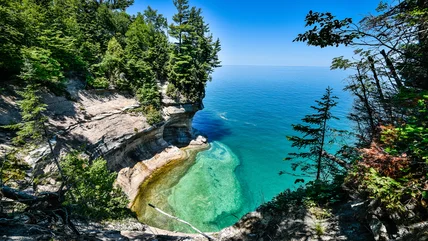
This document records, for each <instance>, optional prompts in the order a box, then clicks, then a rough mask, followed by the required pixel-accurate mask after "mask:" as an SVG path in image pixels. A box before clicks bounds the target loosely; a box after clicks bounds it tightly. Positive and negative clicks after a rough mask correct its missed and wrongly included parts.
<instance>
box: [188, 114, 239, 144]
mask: <svg viewBox="0 0 428 241" xmlns="http://www.w3.org/2000/svg"><path fill="white" fill-rule="evenodd" d="M193 127H194V128H195V129H197V130H198V131H200V132H201V133H202V134H203V135H206V136H207V137H208V139H209V141H221V140H222V139H223V138H224V137H226V136H229V135H231V134H232V130H231V129H230V127H228V126H227V125H226V121H225V120H223V119H221V118H220V117H219V116H217V115H215V113H213V112H208V111H201V112H198V113H197V114H196V116H195V117H194V119H193Z"/></svg>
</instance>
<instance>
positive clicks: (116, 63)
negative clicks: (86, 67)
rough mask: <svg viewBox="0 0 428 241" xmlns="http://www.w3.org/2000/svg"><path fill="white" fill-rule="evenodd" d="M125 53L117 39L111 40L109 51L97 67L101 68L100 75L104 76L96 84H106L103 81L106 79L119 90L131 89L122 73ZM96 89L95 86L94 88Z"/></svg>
mask: <svg viewBox="0 0 428 241" xmlns="http://www.w3.org/2000/svg"><path fill="white" fill-rule="evenodd" d="M124 58H125V52H124V50H123V49H122V46H121V45H120V43H119V42H118V41H117V40H116V38H115V37H113V38H112V39H110V41H109V42H108V46H107V51H106V53H105V55H104V57H103V60H102V61H101V63H100V64H99V65H97V67H99V74H103V75H104V76H105V77H104V76H100V77H98V79H99V80H98V81H96V83H103V82H105V81H104V80H105V79H103V77H104V78H106V79H107V80H108V81H109V83H110V84H111V85H113V86H115V87H116V88H118V89H127V88H129V83H128V81H127V80H126V78H124V77H123V76H122V72H121V71H123V69H124V65H125V60H124ZM94 87H95V86H94Z"/></svg>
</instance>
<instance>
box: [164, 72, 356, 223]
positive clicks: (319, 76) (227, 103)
mask: <svg viewBox="0 0 428 241" xmlns="http://www.w3.org/2000/svg"><path fill="white" fill-rule="evenodd" d="M348 75H349V73H346V72H343V71H330V70H329V68H327V67H265V66H224V67H221V68H219V69H217V70H216V71H215V73H214V74H213V81H212V82H209V83H208V85H207V89H206V97H205V99H204V105H205V108H204V109H203V110H202V111H199V112H198V113H197V114H196V116H195V117H194V120H193V126H194V128H196V129H198V130H199V131H201V132H202V133H204V134H205V135H207V136H208V139H209V141H210V143H211V148H210V149H209V150H206V151H203V152H200V153H199V154H198V155H197V156H196V161H195V163H194V165H193V166H192V167H191V168H190V169H188V171H187V172H186V174H185V175H184V176H183V177H182V178H181V179H180V180H179V181H178V182H177V183H176V184H175V185H174V186H173V187H171V188H170V190H169V191H168V197H167V200H166V201H165V203H168V205H169V208H168V209H169V210H171V211H172V212H173V213H174V214H175V215H176V216H178V217H180V218H182V219H184V220H186V221H189V222H190V223H192V224H193V225H194V226H196V227H197V228H199V229H201V230H203V231H217V230H219V229H221V228H224V227H226V226H229V225H232V224H233V223H235V222H236V221H238V219H239V218H240V217H242V216H243V215H244V214H245V213H247V212H250V211H253V210H254V209H256V208H257V207H258V206H259V205H260V204H262V203H264V202H267V201H269V200H271V199H272V198H273V197H274V196H275V195H277V194H278V193H280V192H282V191H284V190H285V189H287V188H290V189H294V188H296V187H297V185H296V184H294V181H295V179H296V177H295V176H294V175H287V174H286V175H281V176H280V175H278V173H279V171H284V170H285V171H287V172H290V173H293V172H292V170H291V168H290V163H289V162H285V161H283V159H284V157H286V156H287V153H289V152H292V151H296V150H293V149H292V148H291V143H290V142H288V141H287V139H286V136H287V135H296V134H297V133H295V132H293V131H292V128H291V124H296V123H299V122H300V119H301V118H303V117H304V115H305V114H310V113H313V112H312V109H311V108H310V106H311V105H314V104H315V102H314V101H315V100H317V99H320V98H321V97H322V95H323V94H324V93H325V89H326V87H327V86H330V87H332V88H333V93H334V95H336V96H338V97H339V105H338V106H337V107H335V109H334V110H333V113H334V114H335V115H336V116H337V117H339V118H340V119H341V120H340V121H334V122H332V123H331V125H332V126H334V127H335V128H338V129H349V121H348V120H347V119H346V115H347V113H348V112H349V110H350V108H351V105H352V99H351V97H350V95H349V93H347V92H344V91H342V89H343V87H344V85H345V83H344V79H345V78H346V76H348ZM294 174H300V173H294ZM306 180H307V179H306ZM171 222H175V221H171ZM168 228H169V229H171V228H172V229H176V230H180V231H190V230H189V229H187V228H185V227H183V226H181V225H179V224H176V225H175V224H173V225H172V226H171V225H169V226H168Z"/></svg>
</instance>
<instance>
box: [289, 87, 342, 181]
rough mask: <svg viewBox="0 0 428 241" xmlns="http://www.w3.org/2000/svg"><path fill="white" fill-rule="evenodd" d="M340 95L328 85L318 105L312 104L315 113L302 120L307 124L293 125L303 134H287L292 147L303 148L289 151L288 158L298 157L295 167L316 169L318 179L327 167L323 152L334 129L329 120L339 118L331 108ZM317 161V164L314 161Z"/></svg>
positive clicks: (308, 169) (305, 169)
mask: <svg viewBox="0 0 428 241" xmlns="http://www.w3.org/2000/svg"><path fill="white" fill-rule="evenodd" d="M336 99H338V97H336V96H333V95H332V89H331V88H330V87H328V88H327V89H326V92H325V94H324V95H323V97H322V98H321V100H316V103H317V106H311V108H312V109H313V110H315V113H314V114H311V115H306V116H305V117H304V118H303V119H302V121H303V122H304V123H305V124H297V125H294V124H293V125H292V126H293V130H295V131H297V132H300V133H302V134H303V136H287V139H288V140H289V141H291V142H292V145H291V146H292V147H297V148H298V149H301V148H303V149H304V151H302V152H299V153H289V154H288V155H289V157H287V158H285V159H286V160H291V159H298V161H297V162H296V163H293V169H294V170H295V169H296V168H297V167H298V166H301V169H302V171H308V172H311V171H312V170H313V169H315V170H316V179H317V180H319V179H320V178H321V174H322V173H323V172H324V171H325V169H326V167H325V166H323V163H325V161H326V160H325V158H324V157H323V153H324V152H325V150H324V148H325V145H326V143H327V140H328V133H329V132H330V131H332V130H333V129H332V128H330V127H329V126H328V121H329V120H331V119H338V118H337V117H335V116H333V115H332V113H331V109H332V108H333V107H335V106H336V105H337V101H336ZM313 162H315V164H314V163H313Z"/></svg>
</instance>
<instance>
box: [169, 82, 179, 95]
mask: <svg viewBox="0 0 428 241" xmlns="http://www.w3.org/2000/svg"><path fill="white" fill-rule="evenodd" d="M177 91H178V90H177V88H176V87H175V85H174V84H173V83H169V84H168V86H167V87H166V95H167V96H169V97H171V98H177Z"/></svg>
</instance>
